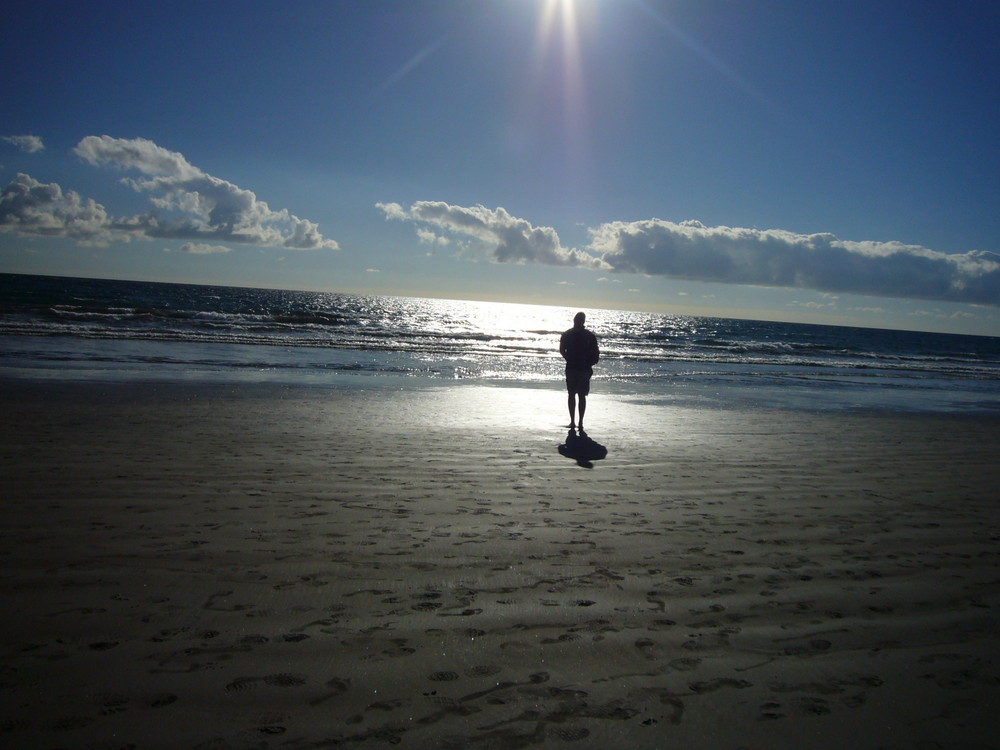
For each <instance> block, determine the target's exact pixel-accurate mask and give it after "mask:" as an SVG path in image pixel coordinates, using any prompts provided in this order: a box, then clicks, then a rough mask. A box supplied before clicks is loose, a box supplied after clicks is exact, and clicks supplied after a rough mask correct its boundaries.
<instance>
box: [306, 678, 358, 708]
mask: <svg viewBox="0 0 1000 750" xmlns="http://www.w3.org/2000/svg"><path fill="white" fill-rule="evenodd" d="M326 686H327V687H328V688H329V689H330V690H329V692H327V693H326V695H321V696H320V697H319V698H313V699H312V700H311V701H309V705H310V706H318V705H319V704H320V703H322V702H323V701H325V700H329V699H330V698H336V697H337V696H338V695H343V694H344V693H346V692H347V690H348V688H350V687H351V678H350V677H345V678H343V679H341V678H340V677H334V678H332V679H330V680H327V682H326Z"/></svg>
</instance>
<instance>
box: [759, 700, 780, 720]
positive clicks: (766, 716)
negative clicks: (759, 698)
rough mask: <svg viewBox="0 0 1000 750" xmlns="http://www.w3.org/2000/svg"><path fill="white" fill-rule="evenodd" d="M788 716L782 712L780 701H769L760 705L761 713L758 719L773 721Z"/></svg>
mask: <svg viewBox="0 0 1000 750" xmlns="http://www.w3.org/2000/svg"><path fill="white" fill-rule="evenodd" d="M786 716H787V714H783V713H781V704H780V703H775V702H773V701H768V702H767V703H762V704H761V705H760V715H759V716H758V717H757V720H758V721H773V720H775V719H784V718H785V717H786Z"/></svg>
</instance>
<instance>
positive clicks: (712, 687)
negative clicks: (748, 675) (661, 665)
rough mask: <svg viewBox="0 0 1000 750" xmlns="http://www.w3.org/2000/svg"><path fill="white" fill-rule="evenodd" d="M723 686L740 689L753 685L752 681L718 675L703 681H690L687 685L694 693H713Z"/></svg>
mask: <svg viewBox="0 0 1000 750" xmlns="http://www.w3.org/2000/svg"><path fill="white" fill-rule="evenodd" d="M725 687H732V688H738V689H740V690H742V689H743V688H748V687H753V683H752V682H747V681H746V680H734V679H733V678H731V677H719V678H718V679H715V680H707V681H705V682H692V683H691V684H690V685H688V688H689V689H690V690H693V691H694V692H696V693H699V694H700V693H714V692H715V691H716V690H720V689H722V688H725Z"/></svg>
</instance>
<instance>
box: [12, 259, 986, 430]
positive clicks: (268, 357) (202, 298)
mask: <svg viewBox="0 0 1000 750" xmlns="http://www.w3.org/2000/svg"><path fill="white" fill-rule="evenodd" d="M581 309H584V310H586V312H587V314H588V320H587V324H588V327H589V328H591V329H592V330H593V331H594V332H595V333H596V334H597V336H598V338H599V339H600V342H601V352H602V359H601V362H600V364H599V365H598V367H597V368H596V370H595V377H594V384H593V391H594V395H595V396H599V394H600V393H601V392H602V391H603V392H606V393H614V394H617V395H621V396H624V397H627V398H630V399H636V400H647V401H650V402H655V403H662V404H668V405H676V406H681V407H702V408H713V407H727V406H740V407H781V408H795V409H815V410H889V411H904V412H905V411H910V412H949V413H954V412H969V413H976V412H980V413H981V412H989V413H996V412H1000V338H995V337H983V336H961V335H953V334H940V333H919V332H909V331H895V330H882V329H871V328H847V327H840V326H822V325H806V324H794V323H776V322H765V321H751V320H733V319H725V318H708V317H691V316H685V315H665V314H653V313H640V312H628V311H621V310H591V309H587V308H586V307H583V308H581ZM576 311H577V310H576V309H575V308H572V309H571V308H565V307H551V306H543V305H524V304H507V303H493V302H472V301H461V300H437V299H418V298H406V297H387V296H357V295H349V294H334V293H319V292H301V291H287V290H275V289H247V288H234V287H222V286H200V285H188V284H164V283H150V282H136V281H111V280H99V279H77V278H63V277H54V276H27V275H15V274H0V374H3V373H7V374H8V375H11V376H17V377H34V378H76V379H127V380H145V381H156V380H205V381H208V380H215V381H225V382H233V383H239V382H271V383H278V384H287V385H293V384H303V385H313V386H344V387H365V388H383V387H384V388H417V387H434V386H444V385H446V384H447V385H453V384H456V383H459V384H464V383H477V384H486V385H507V386H518V387H537V388H551V389H553V390H558V389H561V388H562V371H563V363H562V359H561V358H560V357H559V354H558V352H557V351H556V349H557V346H558V341H559V334H560V333H561V332H562V331H563V330H565V329H566V328H569V327H570V326H571V325H572V319H573V315H574V313H575V312H576Z"/></svg>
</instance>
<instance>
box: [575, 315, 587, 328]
mask: <svg viewBox="0 0 1000 750" xmlns="http://www.w3.org/2000/svg"><path fill="white" fill-rule="evenodd" d="M586 322H587V313H582V312H578V313H577V314H576V315H574V316H573V325H574V326H576V327H577V328H583V324H584V323H586Z"/></svg>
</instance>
